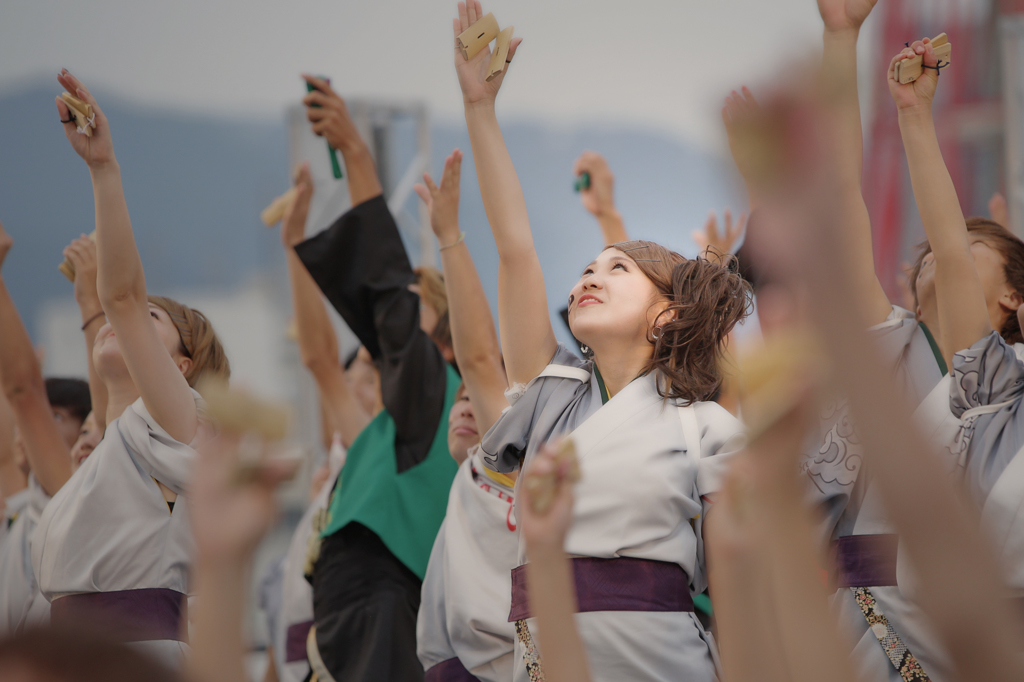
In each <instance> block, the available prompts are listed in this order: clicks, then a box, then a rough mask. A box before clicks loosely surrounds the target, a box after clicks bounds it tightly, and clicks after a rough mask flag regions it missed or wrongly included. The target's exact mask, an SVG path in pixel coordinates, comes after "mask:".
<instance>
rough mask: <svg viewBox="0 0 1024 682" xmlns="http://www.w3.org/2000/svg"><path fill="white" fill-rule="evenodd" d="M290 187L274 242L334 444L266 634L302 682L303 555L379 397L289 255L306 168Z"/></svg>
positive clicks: (284, 669) (305, 190) (298, 237)
mask: <svg viewBox="0 0 1024 682" xmlns="http://www.w3.org/2000/svg"><path fill="white" fill-rule="evenodd" d="M295 188H296V190H297V193H296V195H295V199H294V201H292V203H291V204H290V206H289V207H288V210H287V211H286V212H285V215H284V217H283V218H282V221H281V244H282V246H283V247H284V251H285V258H286V259H287V264H288V279H289V282H290V284H291V291H292V308H293V312H294V316H295V326H296V331H297V332H298V335H297V341H298V345H299V353H300V355H301V356H302V363H303V364H304V365H305V366H306V368H307V369H308V370H309V371H310V373H311V374H312V375H313V377H314V379H316V383H317V387H318V389H319V394H320V402H321V407H322V411H321V414H322V418H323V419H324V421H325V422H326V424H327V426H328V427H329V431H332V432H334V434H335V438H334V439H329V440H328V443H327V447H329V448H330V453H331V454H330V455H329V456H328V462H327V472H326V476H325V479H324V480H323V482H322V483H321V484H319V485H316V486H315V489H313V490H311V491H310V497H311V501H310V504H309V506H308V507H307V508H306V512H305V514H303V516H302V518H301V519H300V520H299V523H298V524H297V525H296V527H295V531H294V532H293V533H292V538H291V541H290V542H289V544H288V551H287V553H286V555H285V557H284V562H283V565H282V567H281V571H282V575H281V580H280V588H281V591H280V602H281V605H280V616H279V617H278V618H276V619H274V620H276V621H277V627H276V631H272V632H271V633H270V634H271V638H272V644H273V647H272V650H271V653H270V658H271V665H273V666H274V667H275V670H276V674H277V679H279V680H281V682H302V680H304V679H306V677H307V676H308V675H309V661H308V660H307V658H306V638H307V636H308V633H309V629H310V627H312V624H313V588H312V586H310V584H309V581H308V580H307V579H306V563H307V562H306V557H307V555H308V553H309V543H310V538H311V535H313V533H315V532H316V531H317V530H319V528H318V527H316V528H315V527H314V526H316V525H317V524H318V522H319V519H320V518H321V517H322V515H323V514H324V513H326V507H327V503H328V500H329V498H330V494H331V491H332V490H333V489H334V485H335V482H336V480H337V477H338V474H339V472H340V471H341V466H342V464H343V463H344V453H345V448H346V447H347V446H349V445H351V444H352V442H353V441H354V440H355V439H356V438H357V437H358V436H359V433H360V432H361V431H362V430H363V428H364V427H365V426H366V425H367V424H368V423H369V422H370V420H371V419H372V418H373V417H374V416H376V414H377V412H379V411H380V407H379V404H380V394H379V391H376V392H375V391H365V390H364V391H360V390H356V389H355V388H354V387H353V385H352V384H353V383H354V382H353V379H352V375H355V374H356V372H360V371H364V370H365V371H366V372H367V373H376V369H375V368H374V367H373V365H372V363H368V366H364V365H366V364H367V363H364V362H361V361H359V360H358V359H353V365H355V366H356V367H357V368H358V369H357V370H349V371H348V372H347V371H346V370H345V369H344V368H343V366H342V364H341V360H340V358H339V349H338V338H337V335H336V334H335V332H334V327H333V326H332V324H331V320H330V317H329V316H328V314H327V306H326V305H325V304H324V301H323V296H322V295H321V293H320V289H319V287H317V285H316V282H314V281H313V278H312V277H311V276H310V274H309V271H308V270H306V267H305V266H304V265H303V264H302V261H301V260H299V257H298V256H297V255H296V254H295V249H294V246H295V245H296V244H298V243H300V242H302V241H303V240H304V239H305V238H306V220H307V218H308V216H309V204H310V201H311V200H312V198H313V191H314V187H313V179H312V176H311V175H310V172H309V166H308V164H302V165H301V166H300V167H299V169H298V171H297V173H296V175H295ZM364 352H365V351H364ZM356 363H359V364H356ZM349 372H351V375H349ZM331 440H334V442H331Z"/></svg>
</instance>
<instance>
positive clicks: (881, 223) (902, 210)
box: [864, 0, 1024, 300]
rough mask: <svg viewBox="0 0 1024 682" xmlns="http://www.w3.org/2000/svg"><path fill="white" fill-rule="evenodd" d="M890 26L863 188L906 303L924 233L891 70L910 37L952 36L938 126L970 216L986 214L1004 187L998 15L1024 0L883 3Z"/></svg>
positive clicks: (882, 257) (885, 278) (878, 47)
mask: <svg viewBox="0 0 1024 682" xmlns="http://www.w3.org/2000/svg"><path fill="white" fill-rule="evenodd" d="M878 10H879V11H880V12H881V17H880V18H881V19H882V26H881V29H880V30H879V31H878V33H877V40H876V42H875V48H874V54H873V55H872V57H873V59H872V66H871V74H870V75H871V83H872V86H871V87H872V92H871V98H870V100H871V103H872V104H871V111H870V114H869V115H868V116H867V117H866V120H867V121H868V122H869V123H868V126H869V128H868V130H867V131H866V132H867V136H866V141H867V156H866V158H865V164H864V193H865V198H866V199H867V204H868V210H869V212H870V213H871V223H872V229H873V231H874V244H875V264H876V268H877V270H878V275H879V278H880V279H881V281H882V285H883V286H884V287H885V289H886V291H887V292H888V293H889V295H890V297H893V300H898V297H899V287H898V278H899V276H900V266H901V263H903V262H904V261H909V260H913V257H914V253H915V248H914V247H915V246H916V244H917V243H919V242H920V241H922V240H923V239H924V233H923V230H922V228H921V224H920V218H919V217H918V214H917V210H916V206H915V204H914V196H913V192H912V189H911V186H910V178H909V176H908V173H907V164H906V157H905V155H904V153H903V144H902V142H901V140H900V132H899V125H898V122H897V119H896V109H895V107H894V106H893V103H892V98H891V97H890V96H889V91H888V86H887V84H886V81H885V76H884V74H885V72H886V70H887V68H888V64H889V60H890V59H891V58H892V56H893V55H895V54H896V52H897V51H899V49H900V48H902V47H903V45H904V44H905V43H906V42H909V41H913V40H917V39H920V38H923V37H925V36H932V37H933V36H936V35H938V34H939V33H943V32H945V33H947V34H948V35H949V38H950V41H951V42H952V43H953V65H952V66H951V67H950V68H949V69H947V70H944V71H943V72H942V81H941V84H940V87H939V93H938V95H937V98H936V103H935V111H936V124H937V126H938V129H939V142H940V145H941V146H942V152H943V156H944V158H945V160H946V163H947V165H948V166H949V169H950V173H951V175H952V176H953V182H954V184H955V185H956V188H957V193H958V195H959V197H960V204H961V206H963V209H964V214H965V215H967V216H971V215H987V203H988V200H989V198H990V197H991V196H992V194H993V193H994V192H996V191H1003V189H1004V187H1005V181H1004V176H1005V171H1004V167H1005V151H1004V139H1005V134H1004V130H1003V115H1002V106H1001V96H1002V86H1001V69H1002V66H1001V53H1000V46H999V31H998V19H999V16H1000V15H1001V14H1005V13H1016V12H1024V0H1005V1H1004V2H995V1H993V0H882V2H881V3H880V6H879V7H878Z"/></svg>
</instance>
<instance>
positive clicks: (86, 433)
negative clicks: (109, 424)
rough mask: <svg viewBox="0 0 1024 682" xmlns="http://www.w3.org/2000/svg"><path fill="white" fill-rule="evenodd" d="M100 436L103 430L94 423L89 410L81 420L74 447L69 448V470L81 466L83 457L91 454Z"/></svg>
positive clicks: (101, 436)
mask: <svg viewBox="0 0 1024 682" xmlns="http://www.w3.org/2000/svg"><path fill="white" fill-rule="evenodd" d="M102 438H103V432H102V431H100V429H99V426H97V425H96V417H95V415H94V414H93V413H92V412H90V413H89V416H88V417H86V418H85V421H84V422H82V428H81V430H80V431H79V433H78V440H76V441H75V445H74V447H72V448H71V471H78V467H80V466H82V462H84V461H85V458H86V457H88V456H89V455H90V454H92V451H93V450H95V449H96V446H97V445H99V444H100V440H101V439H102Z"/></svg>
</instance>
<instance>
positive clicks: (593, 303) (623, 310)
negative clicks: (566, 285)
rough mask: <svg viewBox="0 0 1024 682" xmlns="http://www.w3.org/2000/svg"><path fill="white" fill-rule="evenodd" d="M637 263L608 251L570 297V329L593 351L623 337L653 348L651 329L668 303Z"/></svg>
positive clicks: (577, 284)
mask: <svg viewBox="0 0 1024 682" xmlns="http://www.w3.org/2000/svg"><path fill="white" fill-rule="evenodd" d="M659 298H662V297H661V296H659V293H658V290H657V288H655V286H654V283H653V282H651V280H650V279H648V278H647V275H645V274H644V273H643V272H642V271H641V270H640V268H639V267H638V266H637V264H636V261H634V260H633V259H632V258H630V257H629V256H627V255H626V254H625V253H623V252H622V251H619V250H618V249H605V250H604V251H602V252H601V253H600V254H599V255H598V257H597V259H595V260H594V262H592V263H591V264H590V265H588V266H587V267H586V268H585V269H584V270H583V274H582V276H580V281H579V282H577V283H576V286H574V287H573V288H572V291H571V292H570V294H569V327H570V328H571V329H572V333H573V335H574V336H575V337H576V338H577V339H579V340H580V341H581V342H583V343H585V344H586V345H588V346H590V347H591V348H595V349H597V348H600V347H601V345H603V342H604V341H605V340H606V339H611V338H613V337H620V338H621V339H627V340H633V341H636V342H642V343H648V344H649V340H648V339H649V333H650V328H651V326H652V324H653V322H654V320H655V318H656V317H657V315H658V313H660V312H661V311H662V310H663V309H664V308H665V306H666V305H667V302H665V303H664V304H662V305H660V306H658V305H655V304H657V302H658V299H659Z"/></svg>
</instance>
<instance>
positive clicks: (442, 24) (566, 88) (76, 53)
mask: <svg viewBox="0 0 1024 682" xmlns="http://www.w3.org/2000/svg"><path fill="white" fill-rule="evenodd" d="M484 10H485V11H493V12H494V14H495V16H496V17H497V19H498V22H499V24H500V25H501V26H502V27H504V26H507V25H509V24H513V25H515V27H516V35H518V36H522V37H523V38H524V43H523V45H522V48H521V51H520V53H519V55H518V57H517V59H516V63H515V64H514V66H513V68H512V70H511V73H510V75H509V77H508V78H507V79H506V82H505V85H504V87H503V91H502V95H501V97H500V111H501V112H503V113H504V114H506V115H514V116H517V117H522V116H526V117H530V118H542V119H549V120H551V121H553V122H555V123H562V124H564V123H570V124H571V123H572V122H573V121H577V120H580V119H585V120H588V121H604V122H608V123H609V124H611V125H615V124H619V123H630V124H639V125H645V126H654V127H657V128H659V129H662V130H665V131H668V132H670V133H672V134H673V135H677V136H680V137H681V138H684V139H687V140H690V141H693V142H696V143H697V144H700V145H702V146H705V147H709V148H720V146H719V145H720V143H721V140H722V139H723V136H722V133H721V130H720V128H721V126H720V125H719V119H718V109H719V107H720V103H721V100H722V98H723V96H724V95H725V94H726V93H727V92H728V90H729V89H730V88H732V87H735V86H737V85H740V84H743V83H754V82H759V80H760V79H762V78H763V77H765V76H769V77H770V76H771V75H772V74H775V73H777V72H778V70H779V68H780V65H782V64H784V63H785V61H786V60H787V59H789V58H792V57H794V56H799V55H802V54H806V53H807V51H808V50H813V49H814V48H815V47H816V46H817V45H818V44H820V37H819V36H820V26H821V24H820V19H819V18H818V13H817V7H816V5H815V2H814V0H647V1H646V2H626V1H625V0H497V1H494V2H490V3H488V4H486V5H485V6H484ZM454 14H455V3H454V2H450V1H449V0H392V1H388V0H378V1H375V2H366V1H356V0H290V1H287V2H283V1H281V0H170V1H168V0H162V1H160V2H155V1H153V0H89V1H88V2H83V1H82V0H5V2H4V3H3V9H0V90H2V89H6V88H11V87H16V86H17V85H19V84H22V83H25V82H26V81H28V80H31V79H33V78H37V77H39V76H49V75H51V74H53V75H54V76H55V75H56V73H57V70H58V69H59V68H60V67H67V68H69V69H71V70H72V71H73V72H74V73H76V74H77V75H79V76H80V77H81V78H82V79H83V80H85V81H86V82H87V83H89V84H95V86H102V88H103V89H105V90H108V91H116V92H118V93H121V94H123V95H125V96H127V97H130V98H135V99H142V100H146V101H148V102H152V103H159V104H161V105H167V106H170V107H172V108H178V109H185V110H192V111H195V110H199V111H210V112H217V113H228V114H232V115H237V116H255V117H258V118H269V117H276V116H280V115H281V112H282V110H283V108H284V106H285V105H286V104H288V103H289V102H290V101H294V100H295V99H297V98H298V97H299V96H300V95H301V94H302V93H303V86H302V83H301V82H299V80H298V78H297V75H296V74H297V73H298V72H300V71H303V70H308V71H313V72H319V73H324V74H327V75H329V76H331V77H332V78H333V80H334V82H335V83H336V84H337V86H338V87H339V88H340V89H341V90H343V91H344V92H345V93H348V94H351V95H374V96H382V97H387V98H401V99H408V98H416V99H422V100H426V101H427V102H428V104H429V105H430V107H431V110H432V111H433V112H434V114H435V115H436V116H439V117H443V118H449V117H455V116H458V115H460V114H461V101H460V96H459V91H458V83H457V82H456V79H455V73H454V67H453V65H452V43H453V39H452V29H451V18H452V17H453V16H454ZM95 86H94V87H95ZM54 87H55V89H56V87H57V85H56V81H54ZM55 115H56V114H55Z"/></svg>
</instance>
